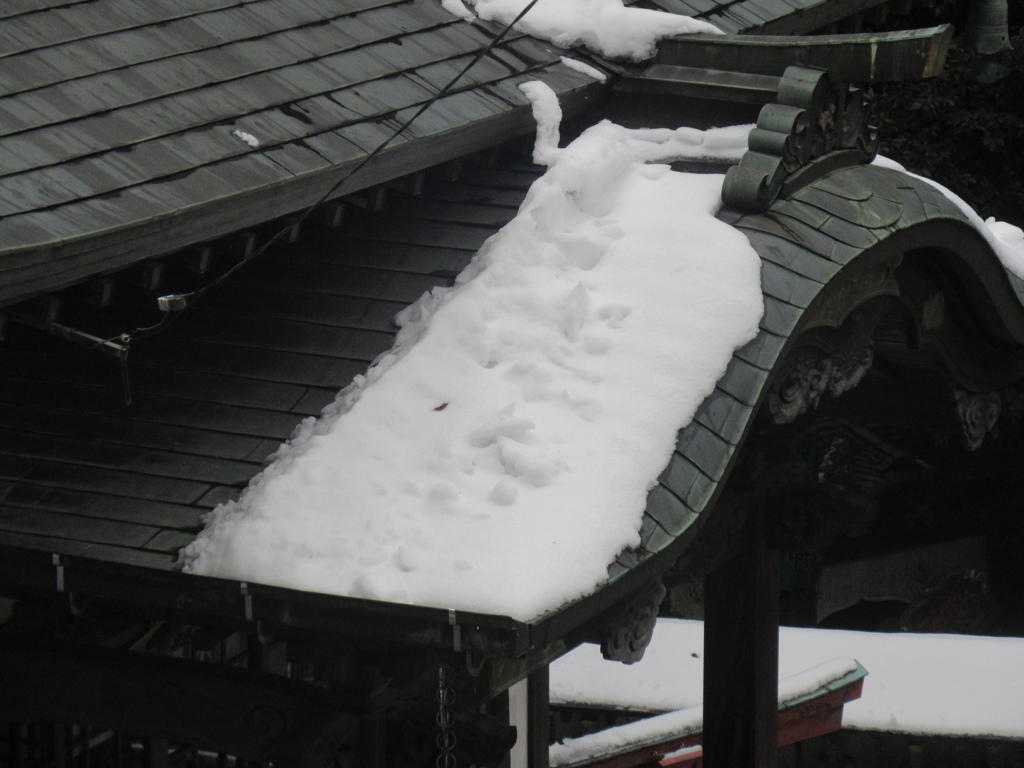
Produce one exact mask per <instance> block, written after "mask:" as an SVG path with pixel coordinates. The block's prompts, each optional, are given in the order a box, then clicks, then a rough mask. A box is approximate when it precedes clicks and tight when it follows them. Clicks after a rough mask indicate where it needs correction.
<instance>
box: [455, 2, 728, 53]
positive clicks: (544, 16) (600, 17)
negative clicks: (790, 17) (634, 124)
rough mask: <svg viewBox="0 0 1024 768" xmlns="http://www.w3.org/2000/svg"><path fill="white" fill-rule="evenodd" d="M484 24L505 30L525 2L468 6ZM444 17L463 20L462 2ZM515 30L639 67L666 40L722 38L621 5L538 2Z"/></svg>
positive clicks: (702, 26)
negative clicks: (636, 63) (704, 36)
mask: <svg viewBox="0 0 1024 768" xmlns="http://www.w3.org/2000/svg"><path fill="white" fill-rule="evenodd" d="M468 2H469V5H470V6H471V7H472V8H473V10H474V11H475V12H476V14H477V15H478V16H479V17H480V18H481V19H484V20H486V21H498V22H500V23H502V24H510V23H512V21H514V20H515V18H516V17H517V16H518V15H519V13H521V12H522V10H523V9H524V8H525V7H526V6H527V5H528V4H529V2H530V0H468ZM442 7H444V8H445V10H447V11H448V12H449V13H453V14H455V15H456V16H459V17H460V18H466V16H465V14H464V11H465V12H468V9H467V7H466V5H465V4H463V3H462V2H461V0H442ZM516 29H518V30H520V31H521V32H525V33H526V34H528V35H533V36H534V37H540V38H543V39H545V40H549V41H551V42H553V43H554V44H555V45H558V46H560V47H563V48H568V47H570V46H574V45H585V46H586V47H587V48H590V49H591V50H592V51H595V52H596V53H599V54H601V55H602V56H608V57H610V58H621V59H631V60H633V61H641V60H643V59H649V58H650V57H651V56H653V55H654V52H655V48H656V46H657V43H658V41H659V40H660V39H662V38H663V37H669V36H671V35H689V34H696V33H705V34H722V32H721V30H719V29H718V28H717V27H715V26H714V25H713V24H709V23H708V22H706V21H700V20H698V19H691V18H690V17H689V16H681V15H679V14H675V13H666V12H664V11H651V10H647V9H645V8H628V7H626V6H624V5H623V3H622V0H539V2H538V3H537V4H536V5H535V6H534V7H533V8H531V9H530V10H529V11H528V12H527V13H526V15H525V16H523V18H522V19H521V20H520V21H519V22H518V23H517V24H516Z"/></svg>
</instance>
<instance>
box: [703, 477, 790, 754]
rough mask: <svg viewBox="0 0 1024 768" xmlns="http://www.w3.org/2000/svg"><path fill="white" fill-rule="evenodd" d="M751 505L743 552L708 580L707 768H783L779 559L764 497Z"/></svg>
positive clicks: (705, 703) (705, 705)
mask: <svg viewBox="0 0 1024 768" xmlns="http://www.w3.org/2000/svg"><path fill="white" fill-rule="evenodd" d="M745 506H746V507H747V510H746V514H745V517H746V523H745V525H744V528H743V534H742V540H741V544H740V547H739V552H738V553H737V554H736V555H734V556H733V557H732V558H731V559H729V560H727V561H725V562H724V563H722V564H721V565H719V566H718V567H717V568H716V569H715V570H713V571H712V572H711V573H710V574H708V576H707V578H706V580H705V590H706V593H707V595H706V600H707V603H706V607H705V619H704V654H705V658H704V743H703V746H704V768H775V766H776V764H777V753H778V667H779V561H778V553H777V552H772V551H769V550H768V549H767V548H766V546H765V516H764V504H763V499H762V498H761V497H758V496H750V497H749V500H748V501H747V502H746V504H745Z"/></svg>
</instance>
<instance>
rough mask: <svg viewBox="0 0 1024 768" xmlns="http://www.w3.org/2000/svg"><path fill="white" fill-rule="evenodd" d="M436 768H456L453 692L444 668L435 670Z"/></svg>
mask: <svg viewBox="0 0 1024 768" xmlns="http://www.w3.org/2000/svg"><path fill="white" fill-rule="evenodd" d="M435 698H436V699H437V738H436V739H435V743H436V744H437V749H438V755H437V760H436V762H435V765H436V766H437V768H456V766H455V731H453V730H452V727H453V726H454V725H455V715H454V714H453V713H452V705H453V704H454V703H455V691H454V690H453V689H452V687H451V685H449V684H448V673H447V671H446V670H445V668H444V667H438V668H437V693H436V694H435Z"/></svg>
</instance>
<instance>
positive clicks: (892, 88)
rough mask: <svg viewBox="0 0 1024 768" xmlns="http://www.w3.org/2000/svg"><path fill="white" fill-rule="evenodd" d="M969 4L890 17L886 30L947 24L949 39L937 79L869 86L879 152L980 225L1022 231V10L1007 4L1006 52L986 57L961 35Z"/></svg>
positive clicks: (960, 0)
mask: <svg viewBox="0 0 1024 768" xmlns="http://www.w3.org/2000/svg"><path fill="white" fill-rule="evenodd" d="M970 5H971V2H970V0H935V1H934V2H932V3H931V4H930V5H928V4H925V3H921V2H916V3H914V7H913V9H912V11H911V12H910V13H909V14H907V15H903V16H896V15H893V14H890V16H889V18H888V19H887V22H886V26H885V29H888V30H894V29H910V28H916V27H928V26H934V25H936V24H941V23H950V24H953V25H954V27H955V29H956V34H955V37H954V41H953V45H952V47H951V49H950V53H949V58H948V59H947V63H946V67H945V69H944V71H943V73H942V74H941V75H939V76H938V77H935V78H931V79H929V80H923V81H916V82H906V83H885V84H879V85H876V86H874V87H873V89H872V95H873V96H874V100H873V101H874V107H875V123H876V124H877V126H878V129H879V137H880V139H881V150H880V152H881V154H883V155H886V156H887V157H890V158H892V159H893V160H896V161H897V162H899V163H901V164H903V165H904V166H905V167H906V168H907V170H909V171H911V172H913V173H919V174H921V175H923V176H927V177H929V178H932V179H934V180H936V181H938V182H939V183H941V184H943V185H945V186H947V187H949V188H950V189H951V190H952V191H953V192H955V193H956V194H957V195H959V196H960V197H961V198H963V199H964V200H965V201H966V202H968V203H969V204H970V205H971V206H972V207H973V208H974V209H975V210H976V211H978V213H979V214H981V216H982V217H983V218H987V217H989V216H995V217H996V218H997V219H1001V220H1003V221H1009V222H1012V223H1014V224H1016V225H1018V226H1024V28H1022V26H1021V24H1022V18H1021V17H1022V16H1024V3H1022V2H1021V0H1010V2H1009V32H1010V42H1011V44H1012V45H1013V50H1009V51H1002V52H1000V53H997V54H994V55H991V56H987V57H986V56H982V55H981V54H979V53H977V52H976V51H975V50H974V49H973V48H972V46H971V44H970V41H969V40H968V36H967V35H966V34H965V31H966V30H967V25H968V17H969V9H970ZM979 77H980V79H979ZM986 80H991V82H985V81H986Z"/></svg>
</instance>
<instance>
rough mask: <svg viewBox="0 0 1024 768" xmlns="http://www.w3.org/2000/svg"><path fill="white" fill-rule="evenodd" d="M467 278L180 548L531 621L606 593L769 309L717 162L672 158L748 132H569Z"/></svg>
mask: <svg viewBox="0 0 1024 768" xmlns="http://www.w3.org/2000/svg"><path fill="white" fill-rule="evenodd" d="M524 91H526V92H527V93H528V95H529V96H530V97H531V99H532V101H533V102H534V110H535V114H536V115H537V117H538V123H539V125H538V142H537V148H536V159H537V160H538V161H539V162H541V163H542V164H546V165H549V166H550V167H549V170H548V171H547V173H546V174H545V175H544V176H543V177H542V178H540V179H539V180H538V181H537V182H536V183H535V184H534V185H533V187H532V188H531V189H530V191H529V193H528V194H527V197H526V200H525V201H524V202H523V204H522V207H521V209H520V211H519V214H518V216H517V217H516V218H515V219H514V220H513V221H512V222H511V223H510V224H508V225H507V226H506V227H505V228H504V229H502V230H501V231H500V232H499V233H498V234H497V235H495V236H494V237H493V238H491V239H490V240H489V241H488V242H487V243H486V244H485V245H484V247H483V248H482V249H481V251H480V253H479V254H477V256H476V257H475V258H474V260H473V262H472V263H471V265H470V266H469V267H468V268H467V269H466V270H465V272H464V273H463V274H462V275H460V276H459V278H458V279H457V284H456V286H455V287H454V288H451V289H443V288H442V289H435V290H434V291H433V292H432V293H430V294H428V295H424V296H423V297H422V298H421V299H420V300H419V301H418V302H416V303H415V304H414V305H412V306H411V307H409V308H407V309H406V310H404V311H403V312H402V313H401V315H400V317H399V321H400V325H402V330H401V332H400V333H399V335H398V338H397V341H396V344H395V347H394V348H393V350H392V351H391V352H390V353H388V354H387V355H385V356H383V357H382V358H381V359H380V360H378V361H377V362H376V363H375V365H374V366H372V367H371V369H370V370H369V371H368V372H367V374H366V376H361V377H358V378H357V381H356V382H354V383H353V384H352V385H351V386H350V387H348V388H346V389H345V390H344V391H342V393H341V394H340V395H339V397H338V399H337V401H336V402H335V403H334V405H333V406H331V407H329V408H328V409H326V410H325V413H324V415H323V416H322V417H321V418H320V419H319V420H318V421H315V422H314V421H313V420H312V419H309V420H307V421H306V422H304V423H303V424H302V425H301V426H300V428H299V430H297V433H296V435H295V436H293V438H292V440H290V441H289V442H288V443H287V444H285V445H284V446H282V447H281V448H280V449H279V451H278V452H277V454H276V458H275V460H274V461H273V462H272V463H271V464H270V465H269V466H268V467H267V468H266V469H265V470H264V472H262V473H261V474H260V475H259V476H258V477H257V478H256V479H254V481H253V482H252V483H251V485H250V487H249V488H248V489H247V490H246V491H245V492H244V493H243V495H242V497H241V498H240V500H239V501H238V502H237V503H234V502H233V503H230V504H226V505H223V506H221V507H219V508H218V509H216V510H214V511H213V512H212V513H211V515H210V516H209V519H208V522H207V528H206V530H205V531H204V532H203V533H202V534H201V535H200V536H199V538H198V539H197V540H196V541H195V542H193V543H192V544H190V545H189V546H188V547H186V548H185V550H183V552H182V563H183V565H184V569H185V570H186V571H187V572H190V573H196V574H204V575H213V576H221V577H225V578H233V579H239V580H243V581H252V582H259V583H266V584H274V585H279V586H285V587H293V588H297V589H302V590H310V591H315V592H326V593H333V594H339V595H349V596H355V597H364V598H371V599H378V600H386V601H396V602H407V603H414V604H419V605H429V606H436V607H442V608H457V609H461V610H474V611H482V612H487V613H496V614H506V615H510V616H512V617H514V618H518V619H524V620H525V619H530V618H532V617H535V616H538V615H540V614H542V613H544V612H546V611H549V610H552V609H554V608H557V607H558V606H559V605H561V604H562V603H564V602H566V601H569V600H572V599H575V598H578V597H580V596H582V595H586V594H589V593H591V592H592V591H594V590H595V588H596V587H597V586H598V585H599V584H600V583H601V582H603V581H604V580H605V579H606V577H607V568H608V565H609V564H610V563H611V562H612V561H613V560H614V558H615V557H616V556H617V555H618V554H619V552H621V551H622V550H623V549H624V548H626V547H629V546H633V545H636V544H638V543H639V535H638V529H639V527H640V522H641V519H642V515H643V511H644V508H645V503H646V497H647V492H648V490H649V489H650V488H651V487H652V486H653V484H654V483H655V481H656V478H657V477H658V475H659V473H660V472H661V470H662V469H663V467H664V466H665V464H666V463H667V461H668V458H669V456H670V454H671V452H672V450H673V447H674V445H675V439H676V433H677V431H678V430H679V429H680V428H681V427H682V426H684V425H685V424H687V423H688V422H689V421H690V419H691V418H692V416H693V414H694V412H695V410H696V408H697V406H698V405H699V404H700V402H701V401H702V400H703V399H704V397H705V396H706V395H708V394H709V393H710V392H711V391H712V389H713V388H714V385H715V382H716V381H717V380H718V378H719V377H720V376H721V375H722V373H723V372H724V370H725V367H726V365H727V363H728V361H729V359H730V357H731V356H732V352H733V350H734V349H735V348H737V347H738V346H741V345H742V344H744V343H745V342H747V341H748V340H750V339H751V338H753V336H754V335H755V333H756V332H757V327H758V322H759V320H760V317H761V312H762V299H761V289H760V260H759V259H758V257H757V254H756V253H755V252H754V251H753V250H752V248H751V247H750V245H749V244H748V242H747V240H746V238H745V237H744V236H743V235H742V234H740V233H739V232H738V231H736V230H734V229H733V228H731V227H730V226H728V225H726V224H723V223H722V222H720V221H718V220H717V219H716V218H715V217H714V214H715V212H716V211H717V210H718V208H719V206H720V204H721V203H720V192H721V185H722V176H720V175H697V174H683V173H676V172H673V171H672V170H671V169H670V168H669V167H668V166H667V165H664V164H662V163H664V162H665V161H668V160H671V159H675V158H681V157H706V156H713V155H719V156H721V155H726V156H730V157H738V156H739V155H741V154H742V152H743V150H744V149H745V143H746V134H747V131H748V130H749V128H738V129H722V130H712V131H708V132H706V133H705V132H702V131H697V130H694V129H689V128H682V129H679V130H675V131H673V130H663V129H658V130H627V129H624V128H621V127H619V126H616V125H613V124H611V123H607V122H604V123H601V124H599V125H597V126H595V127H593V128H591V129H590V130H588V131H586V132H585V133H584V134H583V135H582V136H580V137H579V138H578V139H577V140H576V141H574V142H573V143H572V144H571V145H570V146H569V147H566V148H564V149H559V148H558V146H557V142H558V121H559V117H560V115H559V110H558V106H557V103H556V100H555V97H554V94H553V93H552V92H551V91H550V89H548V88H547V87H546V86H543V85H542V84H540V83H532V84H529V85H527V86H524Z"/></svg>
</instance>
